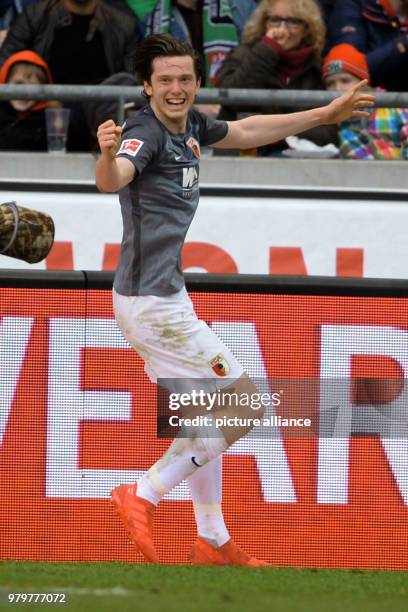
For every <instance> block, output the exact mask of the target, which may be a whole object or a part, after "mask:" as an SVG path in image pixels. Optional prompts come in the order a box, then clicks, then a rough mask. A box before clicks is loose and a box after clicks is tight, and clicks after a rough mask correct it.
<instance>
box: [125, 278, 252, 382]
mask: <svg viewBox="0 0 408 612" xmlns="http://www.w3.org/2000/svg"><path fill="white" fill-rule="evenodd" d="M113 309H114V313H115V318H116V322H117V324H118V327H119V329H120V331H121V332H122V334H123V336H124V338H125V339H126V340H127V342H128V343H129V344H130V345H131V346H132V347H133V348H134V349H135V351H136V352H137V353H138V354H139V355H140V356H141V357H142V359H143V360H144V362H145V372H146V374H147V375H148V376H149V378H150V380H151V381H152V382H157V379H191V378H200V379H208V380H210V379H211V382H212V383H213V385H214V387H215V388H219V389H221V388H223V387H225V386H228V385H230V384H231V383H232V382H233V381H234V380H236V379H237V378H239V377H240V376H241V375H242V374H243V372H244V370H243V369H242V366H241V365H240V363H239V362H238V360H237V359H236V357H234V355H233V354H232V353H231V351H230V350H229V349H228V348H227V347H226V346H225V344H223V342H221V340H220V339H219V338H218V336H216V335H215V333H214V332H213V331H212V330H211V329H210V328H209V327H208V325H207V324H206V323H205V322H204V321H200V320H199V319H198V318H197V315H196V313H195V311H194V307H193V304H192V302H191V300H190V298H189V296H188V293H187V291H186V290H185V289H184V288H183V289H182V290H181V291H179V292H178V293H174V294H172V295H170V296H168V297H157V296H153V295H148V296H124V295H120V294H119V293H117V292H116V291H115V290H113Z"/></svg>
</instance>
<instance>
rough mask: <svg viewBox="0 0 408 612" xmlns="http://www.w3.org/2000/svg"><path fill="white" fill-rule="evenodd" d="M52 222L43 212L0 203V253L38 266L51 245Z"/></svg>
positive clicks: (52, 234) (14, 204) (13, 204)
mask: <svg viewBox="0 0 408 612" xmlns="http://www.w3.org/2000/svg"><path fill="white" fill-rule="evenodd" d="M54 231H55V229H54V222H53V220H52V218H51V217H50V216H49V215H47V214H46V213H43V212H39V211H37V210H30V209H29V208H24V207H23V206H20V205H18V204H16V202H6V203H4V204H0V253H1V254H2V255H8V256H9V257H15V258H16V259H22V260H23V261H27V262H28V263H38V262H39V261H41V260H43V259H44V258H45V257H47V255H48V253H49V252H50V250H51V247H52V245H53V242H54Z"/></svg>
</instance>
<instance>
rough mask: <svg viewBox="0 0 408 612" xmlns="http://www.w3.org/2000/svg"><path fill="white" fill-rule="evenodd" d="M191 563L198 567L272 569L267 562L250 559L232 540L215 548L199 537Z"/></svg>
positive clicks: (191, 555) (195, 543)
mask: <svg viewBox="0 0 408 612" xmlns="http://www.w3.org/2000/svg"><path fill="white" fill-rule="evenodd" d="M190 561H191V563H192V564H194V565H195V564H197V565H241V566H243V567H268V566H269V567H270V564H269V563H267V562H266V561H260V560H259V559H256V558H255V557H250V556H249V555H248V554H247V553H246V552H244V551H243V550H242V549H241V548H239V546H237V545H236V544H235V543H234V542H233V541H232V540H228V542H226V543H225V544H223V545H222V546H220V547H219V548H214V546H211V544H209V543H208V542H206V540H203V539H202V538H200V537H198V538H197V540H196V541H195V542H194V544H193V548H192V550H191V553H190Z"/></svg>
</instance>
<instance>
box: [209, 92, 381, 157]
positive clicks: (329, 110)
mask: <svg viewBox="0 0 408 612" xmlns="http://www.w3.org/2000/svg"><path fill="white" fill-rule="evenodd" d="M364 87H367V81H360V82H359V83H357V84H356V85H355V86H354V87H353V88H352V89H350V91H348V92H347V93H345V94H344V95H342V96H340V97H338V98H336V99H334V100H332V101H331V102H330V104H327V106H322V107H319V108H313V109H311V110H307V111H301V112H297V113H288V114H284V115H254V116H252V117H246V118H245V119H240V120H238V121H229V122H228V133H227V135H226V136H225V137H224V138H223V139H222V140H219V141H218V142H217V143H215V144H214V145H212V146H213V147H215V148H220V149H241V148H243V149H250V148H253V147H261V146H263V145H267V144H271V143H273V142H277V141H279V140H282V139H283V138H286V137H287V136H294V135H295V134H299V133H301V132H304V131H305V130H308V129H310V128H314V127H316V126H318V125H330V124H335V123H341V122H342V121H344V120H345V119H348V118H349V117H368V116H369V115H370V113H369V112H368V111H366V110H362V109H364V108H367V107H370V106H373V105H374V102H375V96H373V95H371V94H369V93H367V92H365V91H361V89H362V88H364Z"/></svg>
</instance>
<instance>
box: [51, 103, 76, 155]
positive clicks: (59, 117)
mask: <svg viewBox="0 0 408 612" xmlns="http://www.w3.org/2000/svg"><path fill="white" fill-rule="evenodd" d="M69 115H70V109H69V108H46V109H45V117H46V123H47V146H48V153H65V152H66V147H67V134H68V125H69Z"/></svg>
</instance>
